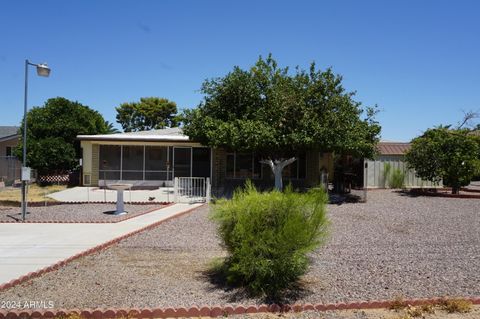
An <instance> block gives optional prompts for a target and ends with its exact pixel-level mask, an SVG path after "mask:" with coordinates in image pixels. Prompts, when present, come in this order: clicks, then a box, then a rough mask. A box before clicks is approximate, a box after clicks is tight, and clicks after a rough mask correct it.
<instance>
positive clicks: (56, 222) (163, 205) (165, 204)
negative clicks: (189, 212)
mask: <svg viewBox="0 0 480 319" xmlns="http://www.w3.org/2000/svg"><path fill="white" fill-rule="evenodd" d="M66 204H72V203H66ZM75 204H87V203H81V202H79V203H75ZM88 204H99V203H93V202H88ZM101 204H110V203H105V202H102V203H101ZM128 204H130V203H128ZM174 204H175V203H173V202H155V203H148V204H140V205H162V206H161V207H156V208H152V209H149V210H147V211H145V212H141V213H139V214H136V215H130V216H128V215H127V216H125V217H122V218H119V219H117V220H115V221H106V220H98V221H76V220H65V221H61V220H44V221H41V220H26V221H22V220H19V221H15V220H8V221H0V224H116V223H120V222H124V221H126V220H129V219H132V218H135V217H139V216H142V215H145V214H148V213H151V212H153V211H156V210H159V209H163V208H166V207H169V206H172V205H174ZM60 205H61V204H60ZM131 205H138V204H133V203H132V204H131ZM51 206H54V205H51Z"/></svg>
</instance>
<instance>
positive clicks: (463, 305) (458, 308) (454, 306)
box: [441, 299, 472, 313]
mask: <svg viewBox="0 0 480 319" xmlns="http://www.w3.org/2000/svg"><path fill="white" fill-rule="evenodd" d="M441 307H442V309H443V310H445V311H446V312H448V313H455V312H459V313H467V312H470V311H471V310H472V302H471V301H470V300H466V299H446V300H443V301H442V302H441Z"/></svg>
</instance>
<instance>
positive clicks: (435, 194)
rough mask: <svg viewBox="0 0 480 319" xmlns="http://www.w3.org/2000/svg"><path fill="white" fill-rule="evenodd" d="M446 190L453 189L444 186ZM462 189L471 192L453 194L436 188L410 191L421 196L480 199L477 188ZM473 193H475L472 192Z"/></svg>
mask: <svg viewBox="0 0 480 319" xmlns="http://www.w3.org/2000/svg"><path fill="white" fill-rule="evenodd" d="M442 190H444V191H448V190H451V188H450V189H449V188H442ZM461 191H466V192H470V193H471V194H451V193H442V192H437V191H436V190H435V189H434V190H433V191H432V190H431V189H420V188H416V189H412V190H410V192H411V193H412V194H414V195H420V196H431V197H444V198H474V199H480V194H478V191H476V190H468V191H467V190H465V189H463V188H462V189H461ZM472 193H473V194H472Z"/></svg>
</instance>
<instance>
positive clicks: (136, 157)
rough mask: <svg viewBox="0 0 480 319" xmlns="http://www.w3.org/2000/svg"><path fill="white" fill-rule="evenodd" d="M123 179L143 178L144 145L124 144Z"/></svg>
mask: <svg viewBox="0 0 480 319" xmlns="http://www.w3.org/2000/svg"><path fill="white" fill-rule="evenodd" d="M122 179H125V180H142V179H143V146H126V145H125V146H123V151H122Z"/></svg>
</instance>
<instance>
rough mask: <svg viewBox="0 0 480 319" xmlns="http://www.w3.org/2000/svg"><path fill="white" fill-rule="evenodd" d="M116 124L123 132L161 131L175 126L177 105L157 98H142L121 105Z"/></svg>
mask: <svg viewBox="0 0 480 319" xmlns="http://www.w3.org/2000/svg"><path fill="white" fill-rule="evenodd" d="M116 110H117V122H118V123H120V125H121V126H122V128H123V130H124V131H125V132H135V131H145V130H151V129H161V128H165V127H173V126H176V125H177V104H175V102H172V101H169V100H167V99H163V98H158V97H142V98H141V99H140V101H139V102H131V103H123V104H121V105H120V106H119V107H117V108H116Z"/></svg>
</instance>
